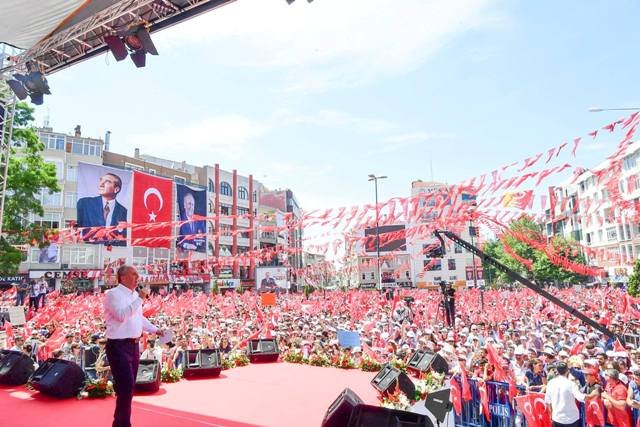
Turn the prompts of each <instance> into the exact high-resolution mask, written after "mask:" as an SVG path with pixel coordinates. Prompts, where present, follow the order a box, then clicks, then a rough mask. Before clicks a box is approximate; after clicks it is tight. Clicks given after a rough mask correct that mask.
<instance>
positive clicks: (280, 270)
mask: <svg viewBox="0 0 640 427" xmlns="http://www.w3.org/2000/svg"><path fill="white" fill-rule="evenodd" d="M287 272H288V271H287V267H258V268H256V291H259V292H272V291H275V290H276V289H277V288H280V289H289V280H288V279H287V278H288V274H287Z"/></svg>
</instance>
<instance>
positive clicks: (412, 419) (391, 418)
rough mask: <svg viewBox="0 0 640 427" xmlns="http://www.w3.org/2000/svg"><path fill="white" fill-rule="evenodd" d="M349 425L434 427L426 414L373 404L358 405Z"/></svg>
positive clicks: (362, 426) (359, 426) (364, 426)
mask: <svg viewBox="0 0 640 427" xmlns="http://www.w3.org/2000/svg"><path fill="white" fill-rule="evenodd" d="M346 425H347V427H370V426H376V427H433V423H432V422H431V420H430V419H429V417H427V416H426V415H422V414H416V413H413V412H407V411H400V410H397V409H388V408H382V407H380V406H373V405H358V406H356V407H355V408H354V409H353V412H351V417H350V418H349V424H346Z"/></svg>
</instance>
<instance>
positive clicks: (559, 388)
mask: <svg viewBox="0 0 640 427" xmlns="http://www.w3.org/2000/svg"><path fill="white" fill-rule="evenodd" d="M556 371H557V373H558V375H557V376H556V377H554V378H553V379H552V380H551V381H549V384H547V390H546V394H545V397H544V401H545V403H546V405H547V410H548V411H549V413H550V415H551V421H552V425H553V427H581V425H582V424H581V419H580V411H579V410H578V407H577V406H576V402H575V401H576V400H577V401H579V402H584V401H585V399H586V398H591V397H596V396H598V395H599V391H598V390H594V391H593V392H591V393H590V394H589V395H586V394H585V393H582V392H581V391H580V390H579V389H578V385H577V384H576V383H575V382H573V381H571V380H569V378H568V377H567V374H568V373H569V367H568V366H567V364H566V363H565V362H558V363H557V364H556Z"/></svg>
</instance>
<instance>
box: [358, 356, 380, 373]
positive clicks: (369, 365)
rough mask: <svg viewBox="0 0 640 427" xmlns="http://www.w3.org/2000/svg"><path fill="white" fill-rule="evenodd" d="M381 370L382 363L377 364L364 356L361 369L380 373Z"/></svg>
mask: <svg viewBox="0 0 640 427" xmlns="http://www.w3.org/2000/svg"><path fill="white" fill-rule="evenodd" d="M381 368H382V365H380V363H378V362H376V361H375V360H373V359H372V358H370V357H368V356H364V357H363V358H362V362H361V363H360V369H361V370H363V371H364V372H378V371H379V370H380V369H381Z"/></svg>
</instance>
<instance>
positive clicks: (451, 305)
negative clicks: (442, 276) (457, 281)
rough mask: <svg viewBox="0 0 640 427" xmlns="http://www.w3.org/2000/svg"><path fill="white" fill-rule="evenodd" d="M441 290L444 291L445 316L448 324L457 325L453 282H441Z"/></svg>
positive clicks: (450, 325)
mask: <svg viewBox="0 0 640 427" xmlns="http://www.w3.org/2000/svg"><path fill="white" fill-rule="evenodd" d="M440 290H441V291H442V300H443V302H444V318H445V321H446V322H447V326H449V327H452V326H454V325H455V319H456V307H455V292H456V291H455V289H453V287H452V286H451V283H447V282H440Z"/></svg>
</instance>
